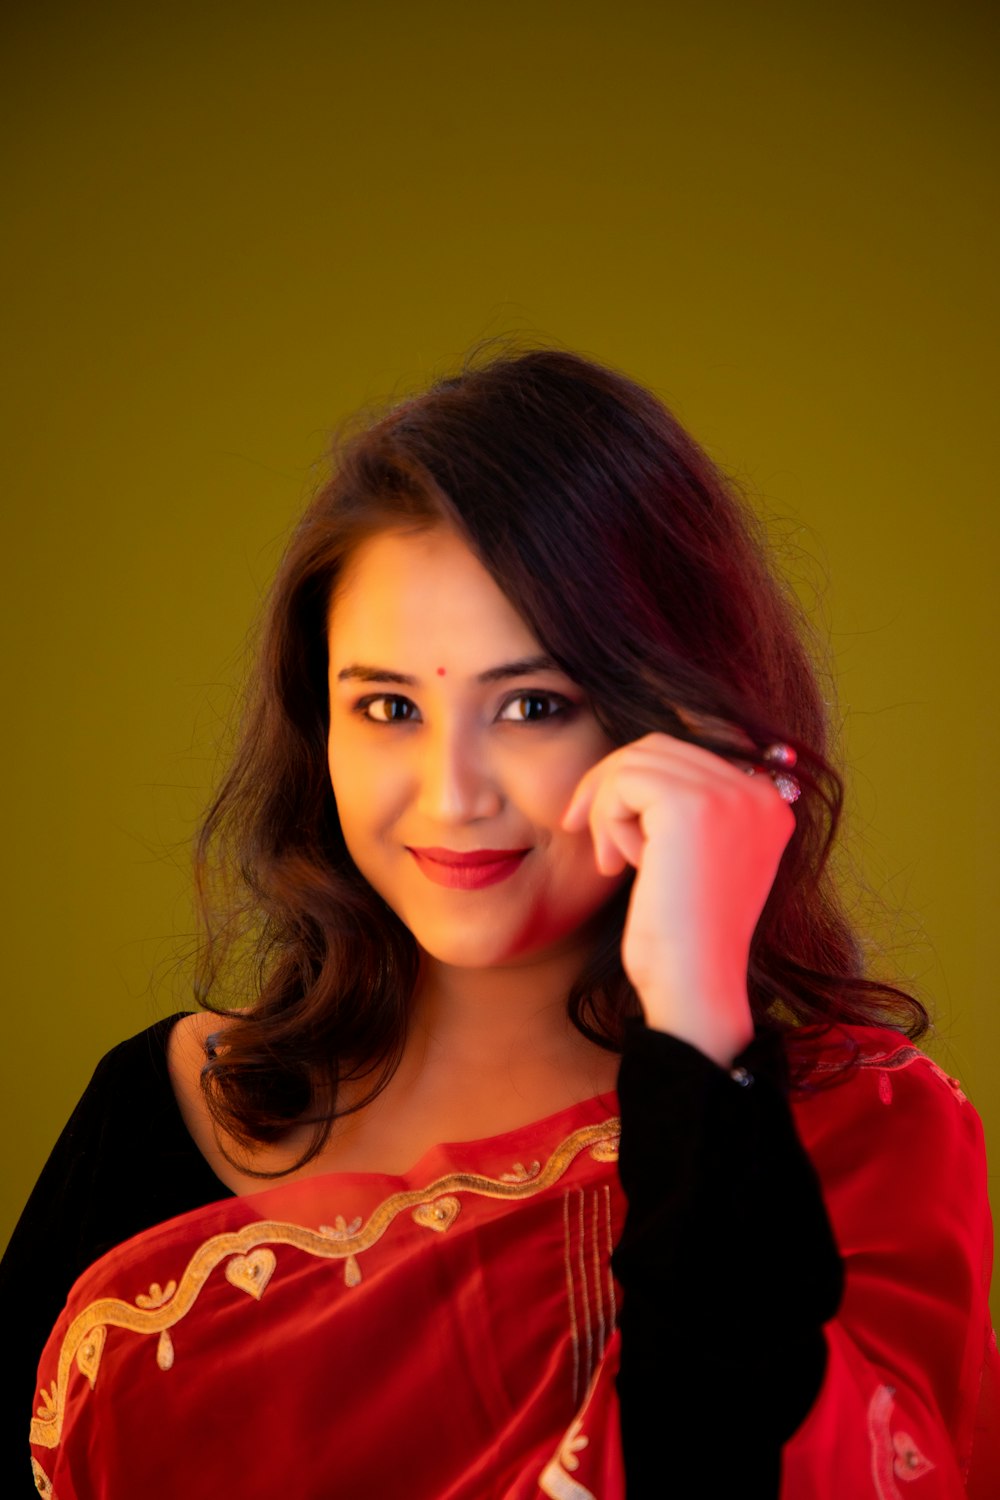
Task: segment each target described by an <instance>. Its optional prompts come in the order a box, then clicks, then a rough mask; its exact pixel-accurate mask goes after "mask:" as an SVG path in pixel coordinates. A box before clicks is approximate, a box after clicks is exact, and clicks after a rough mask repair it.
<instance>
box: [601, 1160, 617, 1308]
mask: <svg viewBox="0 0 1000 1500" xmlns="http://www.w3.org/2000/svg"><path fill="white" fill-rule="evenodd" d="M601 1191H602V1193H603V1194H604V1274H605V1276H606V1277H607V1278H608V1308H609V1311H610V1320H611V1332H612V1333H614V1331H615V1329H616V1328H617V1327H618V1299H617V1298H616V1296H615V1277H614V1272H613V1271H612V1269H611V1252H612V1251H613V1250H614V1248H615V1236H614V1230H613V1229H612V1227H611V1189H610V1188H609V1187H608V1185H607V1183H605V1184H604V1187H603V1188H602V1189H601Z"/></svg>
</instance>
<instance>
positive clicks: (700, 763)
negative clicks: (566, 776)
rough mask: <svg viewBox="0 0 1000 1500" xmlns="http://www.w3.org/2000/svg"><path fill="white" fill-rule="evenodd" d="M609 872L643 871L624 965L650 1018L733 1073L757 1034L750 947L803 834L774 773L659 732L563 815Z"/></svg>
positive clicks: (601, 770)
mask: <svg viewBox="0 0 1000 1500" xmlns="http://www.w3.org/2000/svg"><path fill="white" fill-rule="evenodd" d="M588 823H589V825H590V830H591V834H592V837H593V841H594V854H595V858H596V860H597V867H598V869H599V870H601V871H602V872H603V873H604V874H605V875H615V874H618V873H619V872H620V871H622V870H623V869H624V868H625V867H626V865H633V866H634V867H635V870H636V872H637V873H636V878H635V883H634V885H633V887H632V897H631V901H630V902H629V909H628V916H627V918H626V922H625V932H624V936H623V940H622V962H623V965H624V967H625V972H626V974H627V975H628V977H629V979H630V980H631V982H632V984H633V985H634V986H635V989H636V991H637V992H638V995H639V998H640V1000H641V1002H642V1006H643V1010H644V1012H645V1017H646V1022H647V1024H648V1025H649V1026H652V1027H654V1028H655V1029H656V1030H659V1031H669V1032H671V1033H673V1035H675V1036H678V1037H680V1038H681V1039H682V1040H683V1041H686V1042H690V1043H691V1044H692V1045H693V1046H695V1047H698V1048H700V1049H701V1051H703V1052H705V1053H707V1055H708V1056H709V1057H711V1058H712V1059H713V1060H714V1061H715V1062H717V1063H719V1064H720V1065H721V1066H723V1067H729V1066H731V1064H732V1060H733V1058H734V1057H735V1056H736V1055H737V1053H739V1052H741V1051H742V1050H743V1048H744V1047H745V1046H746V1045H747V1043H748V1042H749V1041H750V1039H751V1038H752V1036H753V1020H752V1018H751V1014H750V1002H749V999H748V997H747V961H748V958H749V952H750V940H751V938H752V937H753V933H754V929H755V927H756V926H757V922H758V919H759V917H760V914H761V911H762V909H763V907H764V903H765V901H766V900H767V896H768V892H769V891H770V889H771V886H772V884H773V883H774V877H775V874H776V872H777V869H778V864H779V862H780V860H781V856H782V854H783V853H784V850H785V846H786V844H787V843H788V840H789V839H790V838H791V835H792V830H793V829H794V827H795V816H794V814H793V812H792V810H791V807H790V806H789V804H788V803H787V802H785V801H784V800H783V798H782V797H781V795H780V793H779V792H778V790H777V789H776V787H775V785H774V783H773V782H772V780H771V778H770V776H767V775H758V776H748V775H746V774H745V773H744V771H742V770H741V769H740V768H739V767H738V766H734V765H730V764H729V762H728V761H725V760H723V759H722V758H721V756H718V755H715V754H713V753H712V752H711V751H709V750H703V749H701V747H700V746H698V745H691V744H688V743H687V742H686V741H683V740H677V739H673V738H671V736H670V735H667V734H647V735H645V736H644V737H643V738H642V739H640V740H635V741H633V743H632V744H630V745H623V746H622V747H621V748H620V749H618V750H614V751H612V752H611V754H610V755H606V756H605V757H604V759H603V760H600V761H598V762H597V764H596V765H594V766H592V767H591V768H590V770H589V771H588V772H587V773H586V775H585V776H584V777H583V778H582V780H581V781H580V783H579V785H578V786H577V789H576V791H575V792H574V794H573V797H572V799H571V801H570V805H569V807H568V808H567V809H566V812H565V814H564V817H563V827H564V828H565V829H566V830H567V831H568V832H572V831H574V830H578V829H581V828H583V827H585V826H586V825H587V824H588Z"/></svg>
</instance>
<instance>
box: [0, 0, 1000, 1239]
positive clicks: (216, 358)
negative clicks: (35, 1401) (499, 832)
mask: <svg viewBox="0 0 1000 1500" xmlns="http://www.w3.org/2000/svg"><path fill="white" fill-rule="evenodd" d="M990 12H991V7H989V6H987V5H986V4H982V5H978V4H969V3H961V0H959V3H952V4H949V5H947V6H945V5H943V4H942V5H938V6H931V5H923V6H921V5H919V4H908V5H906V4H903V3H899V4H886V3H879V0H875V3H874V4H872V3H855V0H848V3H841V4H840V5H838V6H837V7H835V8H830V7H820V6H818V5H809V4H802V5H793V4H788V3H785V4H781V3H762V4H754V3H722V0H708V3H705V0H702V3H699V4H698V5H696V6H695V5H692V4H690V3H684V4H680V3H670V0H666V3H662V4H654V3H646V4H644V3H638V0H619V3H617V4H614V5H609V4H594V3H585V0H574V3H563V0H560V3H552V0H530V3H522V0H505V3H503V4H497V3H492V0H486V3H481V4H471V3H469V0H458V3H444V0H435V3H427V4H396V3H378V0H367V3H363V4H355V3H351V4H346V3H328V4H325V5H322V4H311V5H310V4H304V3H301V0H299V3H296V0H290V3H285V4H283V5H281V6H277V5H260V4H255V3H242V4H240V5H236V4H217V5H211V4H202V5H197V6H195V5H192V4H189V3H179V4H174V5H171V6H170V7H165V8H164V13H163V14H162V15H157V14H155V13H154V12H153V10H152V9H151V8H147V7H136V6H125V5H124V4H120V5H117V6H112V5H83V4H80V5H72V4H62V5H60V4H51V3H48V4H46V3H45V0H41V3H39V4H37V5H33V6H32V7H30V8H29V7H22V8H21V12H20V14H14V15H12V16H11V17H9V18H8V19H7V20H6V21H5V30H6V43H7V44H6V49H5V51H6V61H5V63H4V64H3V69H4V77H3V81H2V89H0V97H2V99H3V104H2V110H3V115H4V128H3V131H2V141H3V155H4V161H3V171H2V179H0V181H2V198H3V202H4V205H5V217H6V220H7V228H6V229H5V231H4V235H3V240H2V247H0V253H2V258H3V263H4V264H3V279H4V287H5V290H6V292H7V294H8V301H9V302H10V304H11V306H10V311H9V312H8V314H7V315H6V321H7V324H8V335H9V350H10V355H11V358H10V361H9V364H8V365H7V367H6V375H5V381H4V391H3V403H2V419H3V424H4V428H5V431H4V435H3V447H2V457H3V465H4V469H5V479H4V497H3V503H4V529H3V530H4V539H5V546H4V559H3V561H4V567H3V572H4V587H3V605H4V610H5V614H6V623H5V643H6V647H7V650H6V655H7V657H8V666H9V677H8V679H7V684H8V685H7V686H6V690H5V700H4V708H5V724H6V729H5V733H4V736H3V739H4V746H3V748H4V773H3V787H4V791H5V811H6V815H5V819H4V833H5V839H4V855H5V858H4V878H5V886H6V890H5V894H4V900H3V909H4V916H5V918H6V925H7V933H6V939H5V943H4V948H3V952H4V968H5V973H4V996H5V1002H4V1003H5V1024H4V1042H5V1051H4V1058H3V1075H4V1077H3V1094H2V1099H3V1106H2V1107H3V1124H4V1129H3V1133H2V1135H3V1148H4V1168H3V1205H2V1208H3V1219H4V1222H3V1225H2V1226H0V1228H2V1229H3V1230H4V1232H6V1230H7V1229H8V1228H9V1225H10V1224H11V1223H12V1222H13V1219H14V1216H15V1215H16V1213H17V1211H18V1209H19V1207H20V1205H21V1203H22V1202H23V1199H24V1197H25V1195H26V1193H27V1191H28V1189H29V1187H30V1184H31V1182H32V1180H33V1178H34V1176H35V1174H36V1172H37V1170H38V1168H39V1167H40V1165H41V1163H42V1161H43V1160H44V1157H45V1154H46V1152H47V1151H48V1149H49V1147H50V1146H51V1144H52V1142H53V1140H54V1138H55V1136H56V1134H57V1132H58V1130H59V1128H60V1127H61V1125H62V1123H63V1121H64V1119H65V1118H66V1115H67V1114H68V1112H69V1110H70V1108H71V1107H72V1104H73V1102H74V1100H75V1098H76V1097H77V1096H78V1094H79V1092H80V1090H81V1089H82V1088H83V1086H84V1085H85V1083H86V1081H87V1078H88V1076H89V1074H90V1071H91V1069H92V1067H93V1065H94V1063H95V1061H96V1060H97V1058H98V1057H99V1056H100V1055H101V1053H102V1052H103V1051H104V1050H105V1049H106V1048H107V1047H109V1046H110V1045H112V1044H113V1043H114V1042H115V1041H117V1040H118V1039H120V1038H121V1037H123V1036H125V1035H128V1034H130V1033H132V1032H134V1031H136V1030H138V1029H139V1028H140V1027H142V1026H145V1025H146V1024H148V1023H149V1022H150V1021H151V1020H152V1019H154V1018H155V1017H156V1016H159V1015H162V1014H165V1013H167V1012H169V1011H170V1010H172V1009H175V1008H178V1007H181V1006H183V1005H184V1004H185V1003H186V997H187V983H188V975H189V969H188V962H187V955H188V952H189V948H190V933H191V914H190V907H189V901H188V894H187V889H188V874H187V861H188V841H189V838H190V835H191V831H192V828H193V826H194V821H195V818H196V815H197V812H198V809H199V807H200V806H201V804H202V802H203V799H204V797H205V794H206V790H207V788H208V786H209V785H210V783H211V781H212V779H213V778H214V777H215V775H216V774H217V772H218V770H219V766H220V760H219V751H218V748H217V747H218V744H219V741H220V736H223V735H224V733H225V725H226V722H227V718H228V715H229V711H230V708H231V706H232V701H233V694H234V686H235V684H236V682H237V681H238V678H239V672H240V668H241V663H242V659H243V643H244V639H245V635H246V632H247V628H248V625H249V623H250V621H251V620H252V618H253V616H254V613H255V610H256V609H257V606H258V602H259V600H260V597H261V592H262V590H263V588H264V587H265V585H266V583H267V580H268V578H269V576H270V574H271V571H272V569H273V567H274V564H275V561H276V559H277V556H278V554H279V551H280V546H281V541H282V538H283V536H284V535H285V533H286V531H287V528H288V526H289V524H290V523H291V521H292V519H293V518H294V517H295V515H296V514H297V512H298V511H299V510H300V508H301V506H302V504H303V502H304V500H305V499H306V497H307V496H308V494H309V493H310V490H311V488H312V485H313V484H314V482H315V475H316V465H317V462H318V461H319V460H320V459H321V458H322V455H323V452H324V448H325V445H326V443H327V438H328V434H329V432H330V430H331V429H332V428H333V426H334V425H335V424H336V423H337V422H338V421H339V420H340V419H342V418H343V417H344V416H345V415H346V414H348V413H349V412H351V411H353V410H354V409H355V408H356V407H358V406H359V405H361V404H364V403H366V402H369V401H372V400H374V399H377V398H379V397H381V396H384V395H386V394H390V393H393V392H396V393H401V392H403V391H405V390H407V389H410V388H412V387H414V386H417V385H420V384H422V383H423V382H424V381H426V380H427V379H428V378H429V377H430V376H431V375H433V374H434V373H437V372H440V371H441V370H443V369H445V368H447V367H449V366H451V365H453V364H454V363H455V362H456V360H458V359H459V358H460V357H461V355H462V353H463V352H464V351H465V350H466V349H467V348H468V347H469V346H470V345H472V344H473V343H474V342H475V341H476V340H478V339H481V338H483V337H485V336H489V335H494V334H501V333H505V332H519V333H522V334H524V335H526V336H528V337H537V338H540V339H547V340H554V341H558V342H560V343H562V344H565V345H568V346H570V347H572V348H578V349H580V350H582V351H583V352H585V353H588V354H591V355H593V356H595V357H597V358H599V359H603V360H606V361H608V362H610V363H613V364H615V365H618V366H619V367H621V368H623V369H625V370H627V371H628V372H630V373H631V374H633V375H634V376H636V377H637V378H638V379H640V380H642V381H644V382H646V383H648V384H650V385H651V386H653V387H654V388H655V389H657V390H658V391H659V392H660V393H661V395H663V396H664V397H665V398H666V400H667V401H668V402H669V403H670V404H672V405H673V407H674V408H675V410H676V411H677V412H678V414H679V415H680V416H681V418H682V420H684V421H685V422H686V423H687V424H688V425H689V426H690V427H691V429H692V430H693V431H694V433H695V435H696V436H697V437H698V438H699V439H700V440H701V441H702V442H703V443H704V444H705V445H706V446H707V447H708V449H709V450H710V451H711V453H712V454H713V455H714V456H715V457H716V458H717V459H718V460H719V461H720V462H721V463H722V464H723V465H724V466H725V467H726V468H727V469H728V470H729V471H730V472H731V473H733V474H734V475H735V476H736V477H737V479H738V480H739V481H740V483H741V484H742V485H743V486H744V487H745V489H746V491H747V493H748V494H749V495H750V496H751V498H752V499H753V502H754V503H755V504H756V505H758V506H760V507H761V508H762V509H763V510H764V511H765V512H766V514H767V515H768V516H769V517H770V518H771V519H772V522H773V524H774V527H775V535H776V538H777V539H778V541H779V542H780V544H781V547H782V553H783V557H784V561H785V566H786V567H787V568H788V569H789V571H790V574H791V576H792V578H793V579H794V581H795V583H796V586H797V587H799V588H800V589H801V590H802V592H803V594H804V597H805V598H806V599H807V601H808V602H809V605H810V608H811V609H812V611H813V613H814V615H815V616H816V617H817V619H818V620H819V622H820V624H821V626H822V628H823V629H824V630H825V631H826V632H828V634H829V635H830V638H831V640H832V647H833V660H834V664H835V669H836V676H837V679H838V685H839V694H840V700H841V705H842V711H843V715H844V719H845V735H844V750H845V759H846V762H847V766H848V774H849V777H850V786H851V798H850V831H851V840H852V845H851V846H852V849H853V851H854V853H855V855H856V857H857V859H858V860H859V861H860V864H861V866H862V867H863V869H864V871H865V873H866V875H867V878H868V881H869V883H870V885H871V886H872V888H873V890H874V892H875V897H876V903H877V904H876V906H875V908H874V909H873V910H872V912H871V914H870V919H871V921H872V923H873V929H872V930H873V933H874V936H875V938H876V940H877V953H876V960H877V964H878V967H879V968H880V970H881V972H883V973H886V974H895V975H897V976H899V977H901V978H902V979H903V981H904V982H907V983H912V984H913V985H915V986H916V987H917V990H918V991H919V993H920V994H921V995H922V996H924V997H925V998H926V999H927V1000H928V1002H929V1003H930V1004H932V1005H933V1007H934V1010H935V1013H936V1016H937V1027H938V1031H937V1037H936V1039H935V1041H934V1042H933V1044H932V1050H933V1051H934V1052H935V1055H936V1056H938V1057H939V1058H940V1059H941V1061H942V1062H943V1063H944V1064H945V1065H946V1066H947V1067H948V1068H949V1069H950V1070H952V1071H954V1072H957V1073H958V1074H959V1075H960V1076H961V1078H962V1079H963V1080H964V1081H965V1084H966V1086H967V1088H968V1090H969V1092H970V1093H971V1095H972V1097H973V1099H974V1100H975V1102H976V1104H977V1105H978V1107H979V1109H980V1111H981V1112H982V1114H983V1117H984V1119H985V1121H986V1124H987V1129H988V1132H989V1134H990V1136H991V1137H992V1140H993V1143H994V1146H993V1153H994V1161H995V1162H998V1161H1000V1097H998V1093H1000V1091H998V1078H1000V1068H998V1043H1000V1022H998V1007H997V1004H996V1000H995V992H996V966H997V965H996V951H995V941H996V935H997V926H998V923H997V917H996V913H995V904H996V894H997V880H996V870H997V852H996V851H997V843H998V817H997V812H998V795H997V780H998V778H997V774H996V769H995V764H994V754H995V748H996V745H997V743H998V723H997V719H998V711H997V696H998V693H997V678H996V672H995V661H994V659H995V654H996V648H997V642H998V632H997V594H998V581H997V559H998V555H1000V548H998V543H1000V528H998V522H997V512H996V504H995V500H994V493H993V488H994V485H993V481H994V473H995V471H996V468H997V395H998V389H997V386H998V382H997V375H996V347H997V345H996V340H997V322H996V302H997V278H996V267H997V265H998V263H1000V256H998V245H997V238H998V236H997V203H996V187H995V177H994V174H995V166H996V150H997V136H998V131H997V117H996V107H997V106H996V89H995V78H996V67H997V29H996V20H995V18H994V16H991V14H990ZM869 905H870V903H864V902H862V903H861V905H860V906H859V910H860V911H862V913H864V912H867V911H868V906H869Z"/></svg>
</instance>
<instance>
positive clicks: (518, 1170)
mask: <svg viewBox="0 0 1000 1500" xmlns="http://www.w3.org/2000/svg"><path fill="white" fill-rule="evenodd" d="M541 1170H542V1164H541V1162H540V1161H533V1162H532V1163H531V1166H530V1167H526V1166H525V1165H524V1162H523V1161H516V1162H515V1163H514V1167H513V1170H512V1171H510V1172H503V1173H501V1176H500V1181H501V1182H530V1181H531V1179H532V1178H533V1177H537V1176H538V1174H539V1172H540V1171H541Z"/></svg>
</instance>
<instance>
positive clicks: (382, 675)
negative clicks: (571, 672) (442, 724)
mask: <svg viewBox="0 0 1000 1500" xmlns="http://www.w3.org/2000/svg"><path fill="white" fill-rule="evenodd" d="M561 671H562V668H561V667H560V666H559V664H558V662H556V661H553V659H552V657H551V656H544V655H542V656H522V657H519V658H518V660H517V661H507V662H503V663H502V664H501V665H500V666H498V667H489V668H488V669H487V670H486V671H485V672H480V673H479V675H478V677H477V678H476V681H477V682H481V683H489V682H503V681H505V680H506V679H507V678H508V677H528V676H530V674H531V673H532V672H561ZM337 681H338V682H391V683H395V684H398V685H400V686H402V687H419V685H420V679H419V678H417V677H408V676H407V675H406V673H405V672H390V671H389V669H388V667H369V666H363V665H361V664H360V663H354V664H353V665H352V666H349V667H342V668H341V670H340V671H339V672H338V673H337Z"/></svg>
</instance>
